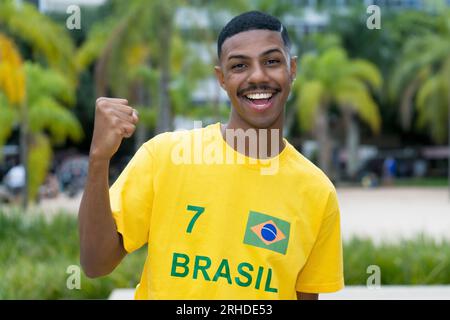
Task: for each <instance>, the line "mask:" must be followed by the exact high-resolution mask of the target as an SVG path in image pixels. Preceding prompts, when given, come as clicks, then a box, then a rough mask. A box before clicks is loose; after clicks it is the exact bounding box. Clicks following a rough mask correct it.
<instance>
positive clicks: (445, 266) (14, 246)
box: [0, 211, 450, 299]
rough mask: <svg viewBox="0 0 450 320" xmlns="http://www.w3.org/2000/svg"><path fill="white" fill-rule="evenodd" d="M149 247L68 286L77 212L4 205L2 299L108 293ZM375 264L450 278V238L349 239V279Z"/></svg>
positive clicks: (430, 278)
mask: <svg viewBox="0 0 450 320" xmlns="http://www.w3.org/2000/svg"><path fill="white" fill-rule="evenodd" d="M145 256H146V247H144V248H141V249H140V250H138V251H136V252H135V253H132V254H130V255H128V256H127V257H126V258H125V259H124V261H123V262H122V263H121V264H120V266H119V267H117V269H116V270H115V271H114V272H113V273H111V274H110V275H108V276H106V277H102V278H99V279H89V278H87V277H85V276H84V275H83V274H82V275H81V289H80V290H77V289H72V290H70V289H68V288H67V286H66V281H67V279H68V277H69V276H70V274H68V273H67V268H68V267H69V266H70V265H79V243H78V226H77V219H76V216H74V215H73V214H68V213H65V212H61V213H59V214H57V215H55V216H53V218H51V219H50V218H46V217H45V216H44V215H43V214H42V213H34V214H23V213H21V212H9V213H5V212H2V211H0V299H106V298H108V296H109V295H110V294H111V292H112V290H113V289H115V288H133V287H135V286H136V284H137V283H138V282H139V278H140V275H141V272H142V269H143V266H144V261H145ZM370 265H377V266H379V267H380V269H381V283H382V284H385V285H386V284H450V243H449V242H447V241H435V240H432V239H431V238H428V237H425V236H423V235H422V236H418V237H417V238H415V239H413V240H402V241H400V242H398V243H381V244H378V245H376V244H374V243H373V242H372V241H371V240H369V239H361V238H354V239H352V240H350V241H347V242H346V243H344V269H345V271H344V272H345V282H346V285H365V284H366V281H367V278H368V277H369V276H370V274H368V273H367V272H366V270H367V267H368V266H370Z"/></svg>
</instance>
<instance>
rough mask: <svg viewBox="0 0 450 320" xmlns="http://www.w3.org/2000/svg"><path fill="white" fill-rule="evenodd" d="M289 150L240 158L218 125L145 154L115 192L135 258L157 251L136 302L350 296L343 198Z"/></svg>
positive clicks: (156, 143) (155, 141) (150, 145)
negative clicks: (342, 222)
mask: <svg viewBox="0 0 450 320" xmlns="http://www.w3.org/2000/svg"><path fill="white" fill-rule="evenodd" d="M284 142H285V145H286V147H285V148H284V149H283V150H282V152H281V153H280V154H279V155H278V156H277V157H274V158H272V159H270V160H269V161H265V162H264V163H263V162H262V161H257V159H253V158H248V157H245V156H243V155H241V154H239V153H237V152H236V151H235V150H234V149H233V148H232V147H231V146H230V145H228V144H227V143H226V142H225V140H224V139H223V137H222V134H221V131H220V123H216V124H213V125H209V126H207V127H205V128H201V129H194V130H189V131H181V132H169V133H163V134H160V135H158V136H156V137H154V138H152V139H151V140H149V141H148V142H146V143H145V144H144V145H143V146H142V147H141V148H140V149H139V150H138V151H137V153H136V154H135V155H134V157H133V158H132V159H131V161H130V162H129V164H128V165H127V167H126V168H125V169H124V171H123V172H122V173H121V175H120V176H119V178H118V179H117V180H116V181H115V183H114V184H113V185H112V187H111V189H110V199H111V208H112V212H113V216H114V219H115V221H116V224H117V229H118V231H119V232H120V233H121V234H122V236H123V241H124V247H125V249H126V251H127V252H132V251H134V250H136V249H138V248H140V247H141V246H143V245H145V244H146V243H148V256H147V259H146V262H145V266H144V270H143V272H142V276H141V281H140V284H139V285H138V287H137V289H136V294H135V298H136V299H296V291H299V292H307V293H323V292H334V291H337V290H340V289H341V288H343V286H344V281H343V266H342V244H341V234H340V218H339V207H338V202H337V196H336V191H335V189H334V187H333V185H332V183H331V182H330V181H329V180H328V178H327V177H326V176H325V175H324V174H323V173H322V171H320V170H319V169H318V168H317V167H316V166H314V165H313V164H312V163H311V162H310V161H309V160H307V159H306V158H305V157H303V156H302V155H301V154H300V153H299V152H298V151H296V150H295V148H294V147H293V146H292V145H291V144H289V142H288V141H287V140H286V139H284ZM224 155H226V156H227V157H228V158H226V159H225V156H224ZM233 157H234V160H233V161H230V159H232V158H233ZM236 157H240V158H239V159H241V160H242V159H244V161H241V162H238V160H236V159H237V158H236ZM242 162H243V163H242ZM275 162H277V163H276V166H275V165H274V163H275ZM269 166H272V167H274V168H276V170H272V172H271V173H270V174H267V172H266V173H263V169H267V168H268V167H269Z"/></svg>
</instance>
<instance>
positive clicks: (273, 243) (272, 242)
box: [244, 211, 291, 254]
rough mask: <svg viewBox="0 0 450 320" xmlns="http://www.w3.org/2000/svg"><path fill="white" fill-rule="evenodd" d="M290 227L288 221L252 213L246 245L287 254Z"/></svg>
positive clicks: (246, 231)
mask: <svg viewBox="0 0 450 320" xmlns="http://www.w3.org/2000/svg"><path fill="white" fill-rule="evenodd" d="M290 226H291V225H290V223H289V222H287V221H284V220H281V219H278V218H275V217H272V216H269V215H266V214H263V213H259V212H255V211H250V213H249V215H248V221H247V227H246V228H245V236H244V243H245V244H249V245H252V246H255V247H260V248H264V249H269V250H272V251H275V252H279V253H281V254H286V250H287V247H288V243H289V230H290Z"/></svg>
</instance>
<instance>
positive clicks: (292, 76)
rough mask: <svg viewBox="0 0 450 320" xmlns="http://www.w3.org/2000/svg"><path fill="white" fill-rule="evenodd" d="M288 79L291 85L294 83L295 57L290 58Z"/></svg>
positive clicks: (295, 73) (295, 74)
mask: <svg viewBox="0 0 450 320" xmlns="http://www.w3.org/2000/svg"><path fill="white" fill-rule="evenodd" d="M290 67H291V68H290V78H291V84H292V83H293V82H294V80H295V78H296V77H297V56H292V57H291V61H290Z"/></svg>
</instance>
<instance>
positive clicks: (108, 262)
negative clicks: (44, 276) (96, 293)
mask: <svg viewBox="0 0 450 320" xmlns="http://www.w3.org/2000/svg"><path fill="white" fill-rule="evenodd" d="M108 170H109V161H105V160H93V159H92V158H91V159H90V161H89V172H88V177H87V182H86V186H85V190H84V193H83V197H82V199H81V204H80V209H79V213H78V220H79V234H80V260H81V265H82V267H83V270H84V272H85V273H86V275H87V276H89V277H99V276H103V275H106V274H109V273H110V272H111V271H113V270H114V268H115V267H116V266H117V265H118V264H119V263H120V261H121V260H122V259H123V257H124V256H125V255H126V251H125V249H124V248H123V244H122V239H121V237H120V234H119V233H118V232H117V228H116V224H115V222H114V219H113V216H112V213H111V206H110V202H109V183H108Z"/></svg>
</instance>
